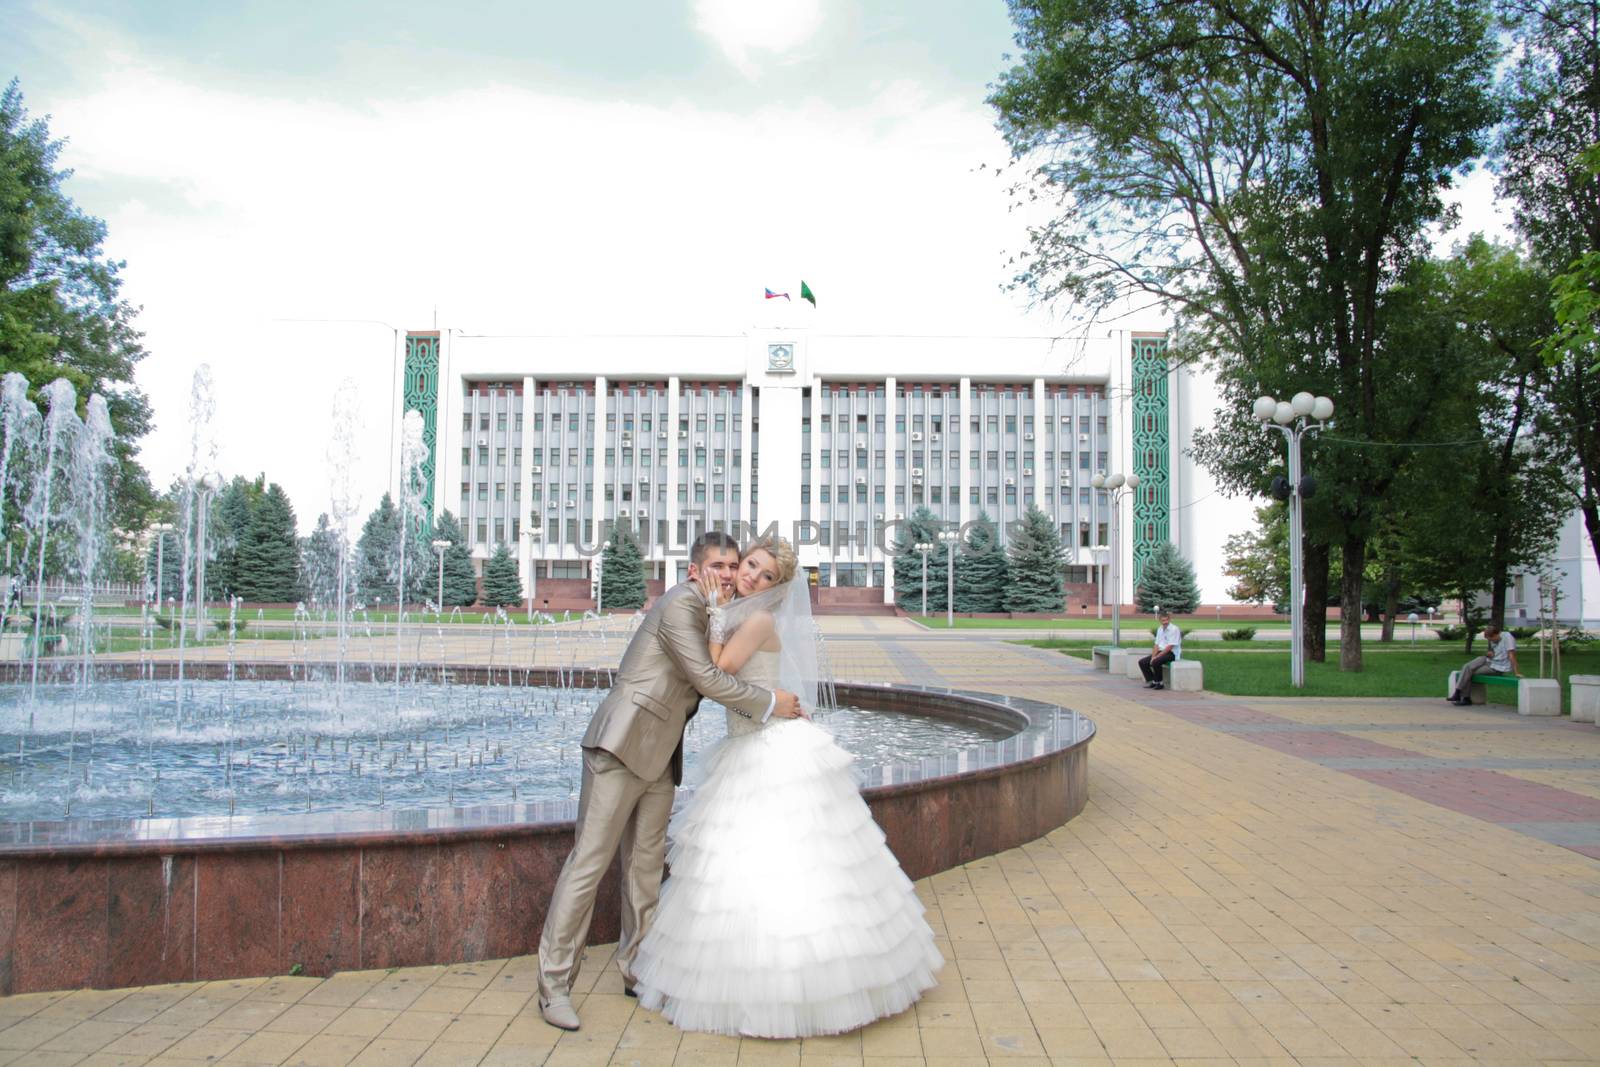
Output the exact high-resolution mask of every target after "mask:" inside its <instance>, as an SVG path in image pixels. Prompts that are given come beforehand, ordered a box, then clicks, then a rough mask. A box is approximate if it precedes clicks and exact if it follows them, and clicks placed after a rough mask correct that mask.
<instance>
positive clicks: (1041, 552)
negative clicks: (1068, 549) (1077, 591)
mask: <svg viewBox="0 0 1600 1067" xmlns="http://www.w3.org/2000/svg"><path fill="white" fill-rule="evenodd" d="M1006 554H1007V557H1008V564H1009V568H1010V579H1011V581H1010V585H1009V586H1008V587H1007V588H1006V595H1005V599H1004V603H1005V610H1007V611H1020V612H1039V611H1061V610H1062V609H1063V608H1064V607H1065V606H1066V586H1065V585H1064V584H1063V581H1062V574H1061V563H1062V559H1063V558H1064V556H1065V553H1064V552H1063V550H1062V548H1061V535H1060V534H1059V533H1058V532H1057V531H1056V528H1055V524H1054V523H1052V522H1051V521H1050V516H1048V515H1046V514H1045V513H1044V512H1042V511H1040V510H1039V508H1038V506H1037V505H1030V506H1029V508H1028V510H1027V512H1026V513H1025V514H1024V515H1023V516H1022V522H1021V523H1020V524H1019V525H1018V526H1017V528H1016V532H1015V533H1014V534H1012V535H1011V544H1010V546H1009V548H1008V550H1007V553H1006Z"/></svg>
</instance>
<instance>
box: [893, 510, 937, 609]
mask: <svg viewBox="0 0 1600 1067" xmlns="http://www.w3.org/2000/svg"><path fill="white" fill-rule="evenodd" d="M896 525H898V526H899V530H898V531H897V533H896V535H895V540H894V602H895V605H896V606H897V607H899V608H900V609H901V610H902V611H907V612H919V611H921V610H922V553H920V552H918V551H917V550H916V547H915V546H916V545H917V543H918V542H926V543H928V544H931V545H933V551H932V552H930V553H928V611H929V612H930V613H931V612H935V611H943V610H945V599H946V598H945V588H946V578H945V553H946V552H947V551H948V547H947V546H946V545H945V543H944V542H943V541H940V540H939V525H940V524H939V520H938V519H937V518H936V517H935V516H934V514H933V512H931V511H929V510H928V509H927V508H925V507H921V508H918V509H917V510H916V511H913V512H912V513H911V517H910V518H909V519H905V520H902V521H901V522H899V523H897V524H896Z"/></svg>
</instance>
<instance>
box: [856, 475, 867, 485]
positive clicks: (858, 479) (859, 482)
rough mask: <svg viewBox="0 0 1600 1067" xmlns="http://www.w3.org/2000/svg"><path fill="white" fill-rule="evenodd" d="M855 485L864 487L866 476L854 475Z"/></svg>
mask: <svg viewBox="0 0 1600 1067" xmlns="http://www.w3.org/2000/svg"><path fill="white" fill-rule="evenodd" d="M856 484H857V485H866V484H867V476H866V475H865V474H858V475H856Z"/></svg>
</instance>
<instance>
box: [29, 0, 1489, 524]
mask: <svg viewBox="0 0 1600 1067" xmlns="http://www.w3.org/2000/svg"><path fill="white" fill-rule="evenodd" d="M0 21H3V23H4V24H5V27H6V32H5V33H4V34H3V35H0V79H5V80H9V79H10V77H12V76H16V77H18V78H19V79H20V81H21V86H22V90H23V92H24V94H25V96H26V103H27V107H28V109H29V111H30V113H32V114H33V115H35V116H40V115H48V116H49V119H50V126H51V130H52V132H53V133H54V134H55V135H56V136H57V137H64V138H66V139H67V141H68V145H67V148H66V150H65V152H64V153H63V157H62V161H63V163H64V165H66V166H68V167H71V168H73V169H74V171H75V174H74V176H73V178H72V179H71V180H70V181H69V182H68V183H67V185H66V191H67V193H68V194H69V195H70V196H72V197H73V199H74V200H75V201H76V202H77V203H78V205H79V206H80V207H81V208H83V209H84V210H85V211H87V212H89V213H91V214H94V215H97V216H99V217H101V218H103V219H104V220H105V221H106V224H107V227H108V233H109V236H108V240H107V251H108V252H109V253H110V254H111V255H112V256H114V257H116V258H119V259H123V260H125V261H126V263H127V266H126V268H125V270H124V278H125V295H126V296H127V297H128V299H130V300H131V301H132V302H133V303H134V304H136V305H140V306H142V308H143V311H142V313H141V314H140V316H139V319H138V323H139V326H140V327H141V328H142V329H143V330H144V332H145V345H146V347H147V349H148V350H149V352H150V355H149V357H148V358H147V359H146V360H145V361H144V362H143V363H142V364H141V365H140V367H139V369H138V371H137V381H138V383H139V384H140V386H141V387H142V388H143V389H144V390H145V391H146V393H147V394H148V395H149V397H150V399H151V401H152V404H153V407H154V413H155V429H154V431H153V432H152V433H150V434H149V435H148V436H147V437H146V438H145V440H144V441H143V443H142V448H141V458H142V459H143V461H144V463H145V465H146V467H147V468H148V469H149V470H150V472H151V476H152V480H153V481H154V482H155V483H156V484H157V485H158V486H165V485H167V484H169V483H170V482H171V481H172V479H173V478H175V477H176V476H177V475H178V474H179V473H180V472H181V471H183V470H184V469H185V468H187V467H188V466H189V464H190V462H191V460H190V456H191V453H192V451H193V448H194V442H193V438H194V434H193V433H192V432H191V431H192V428H193V420H192V419H191V416H190V411H191V399H190V398H191V392H192V382H193V379H194V377H195V373H196V369H197V368H198V367H199V366H200V365H201V364H208V365H209V367H210V372H211V379H212V383H213V385H212V390H213V402H214V405H215V411H216V415H215V418H214V420H213V422H212V424H211V425H212V436H213V438H214V441H213V443H214V449H215V459H214V461H210V460H208V461H207V462H208V463H214V465H215V467H216V469H218V470H219V471H220V472H221V473H222V474H223V475H225V476H232V475H234V474H244V475H247V476H254V475H255V474H257V473H261V472H265V473H266V475H267V477H268V478H269V479H270V480H273V481H277V482H280V483H282V484H283V486H284V488H285V489H286V490H287V491H288V493H289V495H290V499H291V500H292V501H293V503H294V505H295V508H296V511H297V515H298V518H299V521H300V525H301V528H302V530H308V529H309V528H310V527H311V526H312V525H313V524H314V522H315V520H316V516H317V513H318V512H320V511H325V510H327V509H328V499H329V479H328V474H327V463H326V461H325V456H326V453H327V447H328V439H329V433H328V427H329V423H330V419H331V411H332V405H333V400H334V394H335V391H336V389H337V388H338V387H339V385H340V383H341V382H342V381H343V380H344V379H347V378H348V379H353V380H354V381H355V382H356V387H357V392H358V396H359V398H360V400H359V410H360V412H361V420H362V433H361V438H360V440H361V442H362V446H361V448H360V450H359V460H358V463H359V467H358V473H357V476H356V482H357V484H358V485H359V486H362V487H364V488H363V489H362V493H363V496H364V497H365V498H366V501H365V503H364V504H363V507H362V510H363V512H364V511H365V510H367V509H368V508H370V506H371V505H372V504H375V503H376V499H377V497H378V495H379V494H380V493H381V492H382V491H383V489H384V487H385V485H386V484H387V482H388V480H389V479H388V472H387V470H386V465H387V461H388V456H389V426H390V415H391V413H390V411H389V410H388V409H389V398H390V392H389V390H390V382H391V369H392V358H391V357H392V352H393V350H394V338H395V331H396V330H397V329H398V330H402V331H403V330H405V329H408V328H410V329H415V328H434V327H435V326H438V327H451V328H456V329H460V330H463V331H465V332H469V333H523V334H528V333H534V334H563V333H620V334H636V333H637V334H654V333H713V334H729V333H737V332H739V331H740V330H742V329H745V328H747V327H749V326H750V325H752V324H753V323H754V321H755V320H756V318H757V316H758V315H759V314H760V311H761V308H760V304H761V300H760V293H761V290H762V288H763V287H766V286H771V287H772V288H775V289H790V290H793V291H795V292H798V288H799V281H800V279H801V278H804V279H805V280H806V281H807V282H808V283H810V285H811V287H812V288H813V289H814V290H815V291H816V292H817V293H818V296H819V308H818V312H817V315H816V318H815V327H814V328H815V329H817V330H818V331H820V332H840V333H890V334H906V333H911V334H918V333H935V334H940V333H957V334H1001V335H1013V334H1050V335H1058V334H1062V333H1072V332H1075V330H1076V326H1075V324H1074V323H1073V321H1072V318H1071V315H1070V313H1063V312H1061V311H1060V310H1059V309H1057V310H1055V311H1051V310H1046V309H1037V308H1030V307H1029V306H1028V301H1027V298H1026V296H1025V295H1023V294H1018V293H1014V292H1008V291H1007V290H1006V289H1005V282H1006V281H1007V279H1008V278H1009V276H1010V271H1009V270H1008V269H1007V266H1006V261H1007V259H1008V258H1009V257H1010V256H1011V255H1013V254H1015V253H1016V252H1018V251H1019V250H1021V249H1022V248H1023V247H1024V244H1025V236H1024V234H1025V228H1024V221H1023V219H1022V217H1021V216H1020V215H1018V214H1016V213H1014V212H1012V211H1011V210H1010V198H1009V197H1008V196H1007V195H1006V192H1005V186H1006V179H1005V178H1004V177H1001V176H998V175H997V168H1000V167H1003V166H1004V164H1005V163H1006V161H1007V158H1008V154H1007V152H1006V148H1005V145H1004V142H1003V140H1002V139H1001V137H1000V135H999V133H998V132H997V131H996V130H995V128H994V117H993V113H992V111H991V110H990V109H989V108H988V106H987V105H986V104H985V103H984V98H985V95H986V91H987V90H986V87H987V86H988V85H989V84H990V83H991V82H992V81H993V80H994V79H995V78H996V77H997V76H998V75H999V74H1000V73H1001V71H1003V70H1004V69H1005V67H1006V65H1007V64H1006V60H1005V54H1006V53H1007V52H1008V51H1009V50H1010V49H1011V48H1012V41H1011V36H1010V24H1009V21H1008V17H1007V11H1006V8H1005V5H1004V4H1003V3H999V2H987V0H985V2H980V0H886V2H868V0H762V2H760V3H755V2H749V0H668V2H661V0H656V2H633V3H618V4H605V5H584V4H556V3H550V2H546V3H539V4H528V3H513V2H510V0H479V2H476V3H473V4H468V5H439V4H422V3H415V2H410V0H384V2H377V0H339V2H335V3H322V4H314V3H309V2H306V0H275V2H273V3H261V2H248V0H246V2H236V3H228V4H217V3H214V2H199V0H151V2H144V3H139V2H128V0H50V2H48V3H46V2H32V0H0ZM1459 195H1460V196H1461V198H1462V203H1463V213H1464V215H1465V216H1466V218H1467V220H1468V223H1469V225H1470V226H1475V227H1477V228H1488V229H1490V230H1495V229H1497V228H1499V227H1503V220H1500V219H1498V218H1497V217H1496V216H1495V215H1494V212H1493V208H1492V190H1491V188H1490V184H1489V182H1488V180H1487V176H1485V175H1481V174H1480V175H1476V176H1474V177H1473V178H1470V179H1468V181H1467V182H1465V183H1464V185H1463V187H1462V191H1461V193H1460V194H1459ZM1128 325H1134V326H1136V327H1141V328H1160V326H1161V325H1162V323H1161V322H1159V321H1153V320H1152V321H1145V322H1137V323H1129V324H1128ZM664 369H665V370H670V369H671V368H664ZM206 450H207V451H209V450H210V449H209V448H206Z"/></svg>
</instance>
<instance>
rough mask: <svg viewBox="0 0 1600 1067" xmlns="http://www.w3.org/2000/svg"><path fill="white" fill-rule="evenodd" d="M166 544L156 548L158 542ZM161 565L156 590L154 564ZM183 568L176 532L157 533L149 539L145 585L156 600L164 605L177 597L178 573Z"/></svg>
mask: <svg viewBox="0 0 1600 1067" xmlns="http://www.w3.org/2000/svg"><path fill="white" fill-rule="evenodd" d="M159 541H164V542H166V544H165V547H160V548H158V542H159ZM157 563H159V564H160V565H161V575H160V578H159V583H160V586H159V588H157V581H158V579H157V576H156V564H157ZM182 568H183V546H182V544H181V543H180V542H179V539H178V531H177V530H167V531H166V532H165V533H158V534H157V535H156V536H155V537H152V538H151V539H150V550H149V551H148V552H146V553H145V565H144V573H145V583H146V585H147V586H149V587H150V588H151V589H152V590H154V592H155V594H156V600H157V601H158V602H161V603H165V602H166V601H167V600H168V599H169V598H175V597H177V596H178V584H179V573H178V572H179V571H180V570H181V569H182Z"/></svg>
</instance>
